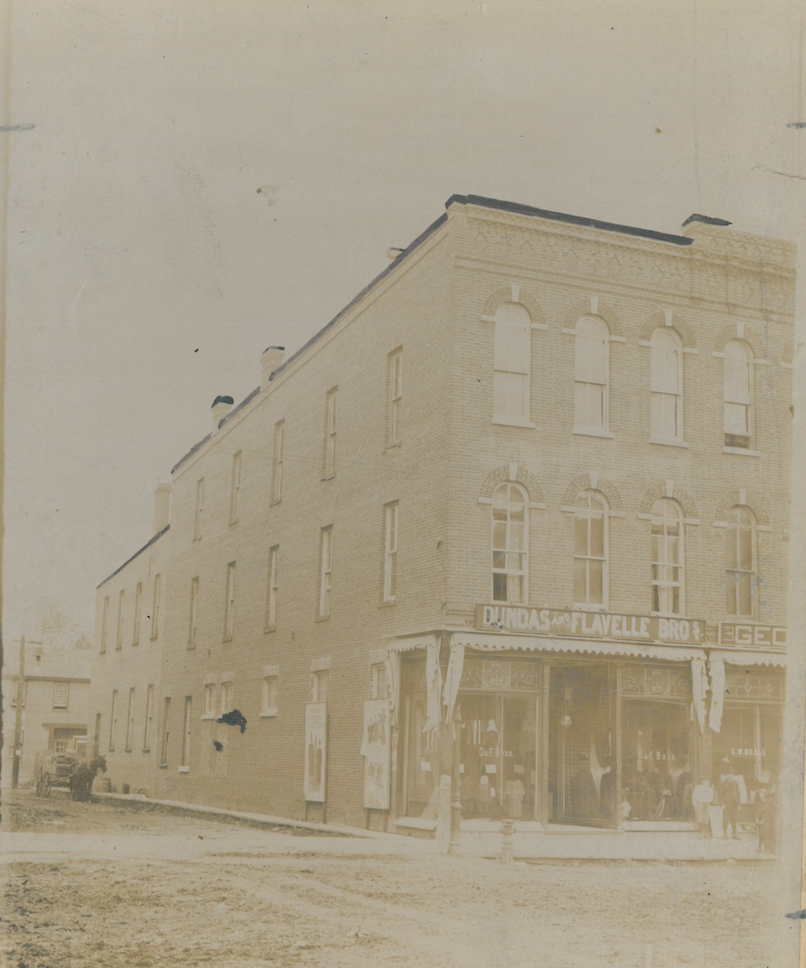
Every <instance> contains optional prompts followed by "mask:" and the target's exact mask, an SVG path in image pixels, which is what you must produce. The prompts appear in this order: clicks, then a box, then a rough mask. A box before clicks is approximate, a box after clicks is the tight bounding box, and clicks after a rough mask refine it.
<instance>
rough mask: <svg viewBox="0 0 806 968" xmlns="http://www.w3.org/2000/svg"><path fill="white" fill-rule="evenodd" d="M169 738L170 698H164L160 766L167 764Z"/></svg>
mask: <svg viewBox="0 0 806 968" xmlns="http://www.w3.org/2000/svg"><path fill="white" fill-rule="evenodd" d="M170 738H171V697H170V696H166V697H165V699H164V700H163V705H162V742H161V743H160V766H167V764H168V744H169V741H170Z"/></svg>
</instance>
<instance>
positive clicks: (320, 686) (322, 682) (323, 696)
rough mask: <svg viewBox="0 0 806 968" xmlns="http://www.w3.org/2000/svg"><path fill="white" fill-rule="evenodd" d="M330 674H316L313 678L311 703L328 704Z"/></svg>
mask: <svg viewBox="0 0 806 968" xmlns="http://www.w3.org/2000/svg"><path fill="white" fill-rule="evenodd" d="M329 685H330V673H329V672H314V673H313V675H312V676H311V702H327V694H328V687H329Z"/></svg>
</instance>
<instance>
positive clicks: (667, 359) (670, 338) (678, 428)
mask: <svg viewBox="0 0 806 968" xmlns="http://www.w3.org/2000/svg"><path fill="white" fill-rule="evenodd" d="M650 353H651V364H650V365H651V370H652V373H651V387H652V436H653V437H655V438H658V439H659V440H669V441H677V440H682V438H683V347H682V344H681V343H680V337H679V336H678V335H677V334H676V333H675V332H673V331H672V330H671V329H666V328H664V329H656V330H655V332H654V333H653V334H652V345H651V349H650Z"/></svg>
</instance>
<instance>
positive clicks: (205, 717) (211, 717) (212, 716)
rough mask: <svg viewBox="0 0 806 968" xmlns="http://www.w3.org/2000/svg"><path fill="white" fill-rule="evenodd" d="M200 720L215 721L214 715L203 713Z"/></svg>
mask: <svg viewBox="0 0 806 968" xmlns="http://www.w3.org/2000/svg"><path fill="white" fill-rule="evenodd" d="M201 718H202V720H210V719H215V713H205V714H204V715H203V716H202V717H201Z"/></svg>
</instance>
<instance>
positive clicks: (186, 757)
mask: <svg viewBox="0 0 806 968" xmlns="http://www.w3.org/2000/svg"><path fill="white" fill-rule="evenodd" d="M192 709H193V697H192V696H185V719H184V722H183V723H182V758H181V760H180V761H179V769H180V770H183V771H185V770H187V769H188V767H189V766H190V725H191V717H192Z"/></svg>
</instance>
